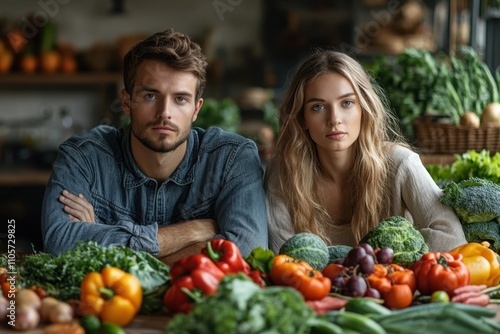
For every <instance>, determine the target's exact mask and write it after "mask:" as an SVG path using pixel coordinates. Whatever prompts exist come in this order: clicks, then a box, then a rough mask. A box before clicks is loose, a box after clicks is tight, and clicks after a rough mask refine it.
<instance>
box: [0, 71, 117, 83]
mask: <svg viewBox="0 0 500 334" xmlns="http://www.w3.org/2000/svg"><path fill="white" fill-rule="evenodd" d="M122 81H123V76H122V73H119V72H85V73H75V74H64V73H54V74H39V73H36V74H23V73H7V74H2V75H0V85H3V86H5V85H23V86H32V85H75V86H78V85H80V86H88V85H92V86H99V85H118V84H120V85H121V84H122Z"/></svg>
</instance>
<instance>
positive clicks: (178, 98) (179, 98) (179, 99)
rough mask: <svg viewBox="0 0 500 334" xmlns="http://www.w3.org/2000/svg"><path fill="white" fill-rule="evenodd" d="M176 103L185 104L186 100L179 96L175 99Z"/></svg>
mask: <svg viewBox="0 0 500 334" xmlns="http://www.w3.org/2000/svg"><path fill="white" fill-rule="evenodd" d="M176 100H177V102H179V103H186V102H187V99H186V98H185V97H183V96H179V97H177V98H176Z"/></svg>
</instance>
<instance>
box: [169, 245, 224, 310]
mask: <svg viewBox="0 0 500 334" xmlns="http://www.w3.org/2000/svg"><path fill="white" fill-rule="evenodd" d="M224 276H225V274H224V272H222V270H220V269H219V268H218V267H217V266H216V265H215V264H214V262H213V261H212V260H211V259H210V258H208V257H207V256H205V255H203V254H194V255H191V256H188V257H185V258H182V259H180V260H179V261H177V262H175V263H174V264H173V265H172V267H171V268H170V278H171V280H172V285H171V286H170V287H169V288H168V290H167V292H166V293H165V296H164V297H163V305H164V306H165V308H166V309H167V310H168V311H169V312H171V313H178V312H183V313H188V312H189V311H191V309H192V308H193V305H194V303H195V302H196V301H197V300H198V299H200V298H201V297H202V296H206V295H211V294H214V293H216V292H217V288H218V286H219V282H220V280H221V279H222V278H223V277H224Z"/></svg>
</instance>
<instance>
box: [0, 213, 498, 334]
mask: <svg viewBox="0 0 500 334" xmlns="http://www.w3.org/2000/svg"><path fill="white" fill-rule="evenodd" d="M396 236H397V237H396ZM362 241H363V242H361V243H359V244H358V245H356V246H354V247H349V246H345V245H338V246H327V245H326V244H325V242H324V241H323V240H322V239H321V238H320V237H319V236H317V235H315V234H312V233H298V234H296V235H294V236H293V237H291V238H290V239H289V240H287V241H286V242H285V243H284V244H283V246H282V247H281V249H280V252H279V254H274V253H273V252H272V251H270V250H267V249H263V248H261V247H259V248H256V249H254V250H253V251H252V252H251V253H250V254H249V255H248V256H246V257H243V256H242V255H241V253H240V251H239V249H238V247H237V246H236V245H235V244H234V243H232V242H231V241H228V240H224V239H215V240H212V241H210V242H208V243H207V245H206V247H205V248H204V249H203V250H202V251H201V252H200V253H198V254H194V255H191V256H188V257H185V258H182V259H180V260H178V261H177V262H175V263H174V264H173V265H172V266H171V267H168V266H166V265H164V264H163V263H161V262H159V261H158V260H157V259H155V258H153V257H151V256H150V255H146V254H143V253H140V252H133V251H131V250H130V249H128V248H126V247H110V248H103V247H100V246H97V245H95V244H93V243H88V244H80V245H78V247H77V249H75V250H73V251H69V252H68V253H67V254H61V255H60V256H59V257H61V258H63V259H64V261H67V262H59V261H61V259H60V258H59V257H51V256H49V255H46V254H35V255H30V256H27V257H26V258H25V259H24V260H23V261H22V263H21V264H20V266H19V268H20V270H19V272H20V273H21V275H20V276H19V277H18V280H19V282H20V285H19V289H23V290H26V291H31V292H32V293H33V291H35V292H37V294H39V296H40V299H39V301H40V300H41V301H42V303H48V302H49V301H50V299H53V300H55V301H56V302H58V300H59V302H58V303H62V302H63V301H64V302H65V303H67V304H68V305H73V306H74V307H73V310H74V313H73V314H69V313H68V314H66V313H63V312H56V311H54V312H56V313H54V314H52V315H50V316H49V319H62V320H56V321H60V322H61V323H63V324H65V325H66V326H70V325H71V326H73V327H72V328H73V329H72V331H71V332H72V333H83V331H85V333H99V332H106V330H110V328H113V330H114V331H115V333H123V329H122V327H124V326H127V325H128V324H129V323H130V322H131V321H133V319H134V317H135V316H136V315H137V314H141V313H142V314H144V313H155V314H158V315H159V316H162V315H163V316H164V315H168V316H170V317H171V319H170V320H169V321H168V324H167V325H166V328H165V330H166V332H168V333H169V334H176V333H224V334H229V333H249V334H251V333H304V334H315V333H351V332H357V333H379V334H384V333H389V334H390V333H407V332H412V331H413V330H414V329H415V328H416V327H415V326H424V325H425V329H426V332H427V331H429V332H432V333H449V332H450V331H457V332H458V333H462V332H463V333H472V332H474V333H475V332H481V333H498V332H499V331H500V324H499V323H497V322H494V321H492V318H493V317H495V316H496V315H497V314H496V312H495V311H494V310H492V309H489V308H487V307H486V306H487V305H488V304H490V303H494V302H497V301H500V292H499V291H500V265H499V262H498V259H497V254H496V253H495V252H494V251H492V250H491V249H489V248H488V247H487V246H484V245H482V244H479V243H468V244H466V245H463V246H461V247H459V248H457V249H454V250H450V251H449V252H441V253H439V252H429V251H428V248H427V246H426V245H425V242H424V239H423V237H422V236H421V235H420V234H419V232H418V231H417V230H416V229H415V228H414V227H413V225H412V224H411V223H410V222H408V221H407V220H405V219H404V218H403V217H390V218H389V219H387V220H385V221H382V222H380V224H379V225H378V226H376V227H375V228H374V229H372V230H371V231H369V233H368V234H367V235H366V236H365V237H364V238H363V239H362ZM68 254H71V256H70V257H68V256H69V255H68ZM76 254H79V255H83V254H86V255H92V257H90V258H89V257H84V258H82V257H78V256H77V257H75V255H76ZM157 261H158V262H159V263H158V262H157ZM49 267H50V268H51V269H50V270H48V268H49ZM35 269H38V271H45V272H41V273H35V272H34V270H35ZM67 270H70V271H71V273H68V272H67ZM52 273H53V274H54V275H55V276H57V277H58V278H56V277H52V276H51V275H52ZM4 278H5V277H4ZM0 282H3V283H6V280H5V279H2V277H0ZM3 283H2V287H3ZM9 284H10V283H8V282H7V285H9ZM20 291H22V290H18V291H17V294H18V296H19V294H20V293H21V292H20ZM42 292H43V293H44V294H45V295H44V296H41V293H42ZM54 296H58V298H57V299H56V298H53V297H54ZM7 297H9V298H11V297H12V296H7ZM0 301H1V300H0ZM158 303H159V304H158ZM6 305H8V302H7V304H6ZM34 305H35V306H30V307H31V309H30V312H31V314H32V315H33V314H34V313H33V310H36V307H37V306H36V304H34ZM60 305H61V304H59V307H60ZM3 309H6V307H0V310H3ZM54 310H56V308H54ZM40 314H41V313H40ZM40 314H39V315H38V316H40V317H41V315H40ZM63 315H64V317H63ZM2 317H3V315H2ZM35 318H36V316H35ZM76 320H78V321H76ZM45 321H47V320H45ZM34 324H35V325H36V324H38V320H37V321H36V322H34ZM46 324H49V322H46ZM54 325H58V324H57V323H56V324H54ZM59 325H60V324H59ZM33 326H34V325H33V324H30V328H33ZM113 326H114V327H113ZM68 328H69V327H68ZM120 330H121V332H120Z"/></svg>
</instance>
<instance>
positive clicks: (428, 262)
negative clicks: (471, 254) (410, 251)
mask: <svg viewBox="0 0 500 334" xmlns="http://www.w3.org/2000/svg"><path fill="white" fill-rule="evenodd" d="M462 258H463V256H462V255H461V254H459V253H446V252H444V253H439V252H429V253H425V254H424V255H422V257H421V258H420V259H419V260H418V261H417V262H415V263H414V264H413V265H412V266H411V267H410V269H411V270H413V271H414V273H415V277H416V279H417V289H418V291H420V293H421V294H423V295H431V294H432V293H433V292H434V291H438V290H443V291H445V292H446V293H447V294H448V295H452V294H453V290H455V289H456V288H459V287H461V286H464V285H468V284H469V282H470V272H469V269H468V268H467V266H466V265H465V263H464V262H463V261H462Z"/></svg>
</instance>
